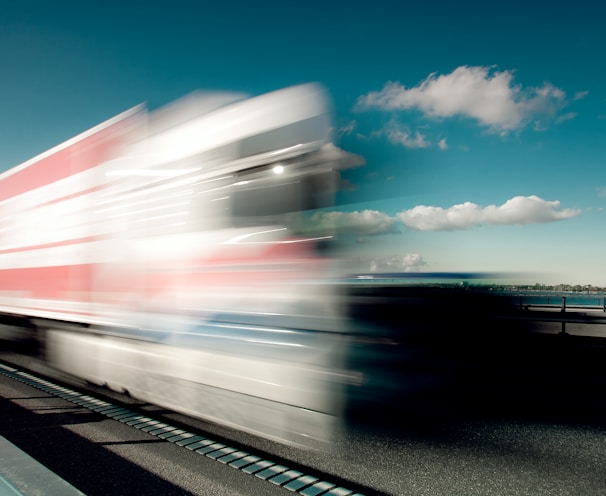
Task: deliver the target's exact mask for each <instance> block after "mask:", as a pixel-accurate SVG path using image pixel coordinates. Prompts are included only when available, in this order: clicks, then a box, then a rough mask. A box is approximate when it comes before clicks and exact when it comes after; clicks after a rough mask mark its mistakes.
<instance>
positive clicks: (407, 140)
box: [385, 127, 430, 148]
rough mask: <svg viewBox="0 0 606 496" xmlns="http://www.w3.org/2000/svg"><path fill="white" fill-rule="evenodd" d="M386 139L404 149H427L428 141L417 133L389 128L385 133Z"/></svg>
mask: <svg viewBox="0 0 606 496" xmlns="http://www.w3.org/2000/svg"><path fill="white" fill-rule="evenodd" d="M385 134H386V135H387V139H388V140H389V141H390V143H393V144H394V145H404V146H405V147H406V148H427V147H428V146H430V143H429V141H427V139H426V138H425V136H424V135H423V134H422V133H420V132H419V131H415V133H414V134H413V133H411V132H409V131H407V130H403V129H399V128H397V127H391V128H390V129H387V130H386V131H385Z"/></svg>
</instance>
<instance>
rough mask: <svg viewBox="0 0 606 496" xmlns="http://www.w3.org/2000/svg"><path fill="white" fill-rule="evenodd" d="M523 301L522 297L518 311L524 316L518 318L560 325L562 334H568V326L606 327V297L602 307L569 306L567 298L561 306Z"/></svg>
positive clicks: (563, 299) (562, 301)
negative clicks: (597, 313) (588, 325)
mask: <svg viewBox="0 0 606 496" xmlns="http://www.w3.org/2000/svg"><path fill="white" fill-rule="evenodd" d="M523 300H524V297H523V296H520V301H519V307H518V309H519V310H520V311H521V312H522V313H523V315H522V316H519V315H518V316H517V317H518V318H521V319H522V320H531V321H539V322H556V323H560V324H561V326H562V327H561V331H560V333H561V334H566V324H591V325H606V297H605V298H604V299H603V303H602V305H568V304H567V298H566V296H562V297H561V303H560V304H549V303H547V304H540V303H524V301H523ZM589 312H599V313H600V314H599V315H596V314H593V315H591V314H590V313H589ZM531 314H534V315H531ZM601 314H605V315H601Z"/></svg>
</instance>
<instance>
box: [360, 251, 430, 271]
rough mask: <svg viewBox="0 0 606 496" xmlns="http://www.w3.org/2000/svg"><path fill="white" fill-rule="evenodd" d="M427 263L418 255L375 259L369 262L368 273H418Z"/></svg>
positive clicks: (406, 254) (411, 254)
mask: <svg viewBox="0 0 606 496" xmlns="http://www.w3.org/2000/svg"><path fill="white" fill-rule="evenodd" d="M425 265H427V262H426V261H425V260H424V259H423V257H422V256H421V255H420V254H419V253H405V254H404V255H400V256H392V257H386V258H375V259H372V260H370V261H369V266H368V270H369V271H370V272H418V271H419V270H420V269H421V268H422V267H423V266H425Z"/></svg>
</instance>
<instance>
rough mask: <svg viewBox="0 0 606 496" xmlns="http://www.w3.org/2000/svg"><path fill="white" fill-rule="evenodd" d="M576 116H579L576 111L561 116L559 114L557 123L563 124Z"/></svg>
mask: <svg viewBox="0 0 606 496" xmlns="http://www.w3.org/2000/svg"><path fill="white" fill-rule="evenodd" d="M576 116H577V113H576V112H567V113H565V114H562V115H561V116H559V117H558V118H557V119H556V123H557V124H561V123H562V122H566V121H569V120H571V119H574V118H575V117H576Z"/></svg>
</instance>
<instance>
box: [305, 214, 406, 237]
mask: <svg viewBox="0 0 606 496" xmlns="http://www.w3.org/2000/svg"><path fill="white" fill-rule="evenodd" d="M309 220H310V222H311V223H312V225H313V226H314V227H321V228H325V229H333V230H335V231H337V232H339V233H342V234H353V235H358V236H369V235H375V234H385V233H394V232H398V229H397V221H396V219H394V218H393V217H390V216H389V215H387V214H384V213H383V212H379V211H378V210H363V211H361V212H359V211H355V212H316V213H314V214H313V215H312V216H311V217H310V219H309Z"/></svg>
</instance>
